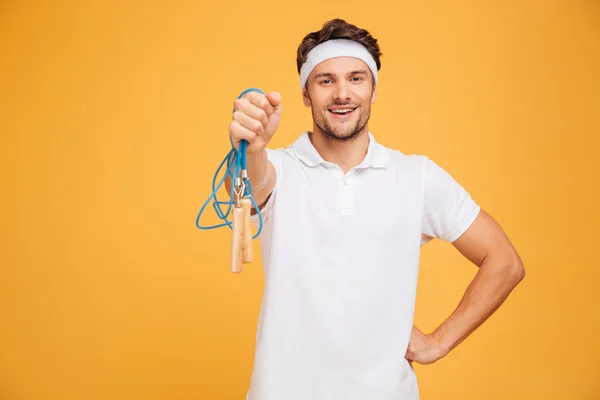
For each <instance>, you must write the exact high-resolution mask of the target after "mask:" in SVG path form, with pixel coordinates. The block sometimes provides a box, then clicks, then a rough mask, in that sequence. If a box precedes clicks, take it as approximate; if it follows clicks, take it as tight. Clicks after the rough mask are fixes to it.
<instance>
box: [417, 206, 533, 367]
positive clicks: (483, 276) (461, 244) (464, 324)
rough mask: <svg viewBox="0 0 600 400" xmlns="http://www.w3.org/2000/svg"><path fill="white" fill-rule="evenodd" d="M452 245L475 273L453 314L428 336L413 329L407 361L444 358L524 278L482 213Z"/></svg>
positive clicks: (516, 260) (510, 251) (519, 263)
mask: <svg viewBox="0 0 600 400" xmlns="http://www.w3.org/2000/svg"><path fill="white" fill-rule="evenodd" d="M452 244H453V245H454V247H455V248H456V249H457V250H458V251H459V252H460V253H461V254H462V255H463V256H465V257H466V258H467V259H468V260H469V261H471V262H472V263H473V264H475V265H477V266H478V267H479V271H478V272H477V274H476V275H475V278H474V279H473V280H472V281H471V283H470V284H469V286H468V287H467V289H466V291H465V293H464V296H463V298H462V299H461V301H460V303H459V304H458V306H457V307H456V309H455V310H454V312H453V313H452V314H451V315H450V317H448V319H447V320H446V321H445V322H444V323H443V324H442V325H440V326H439V327H438V328H437V329H436V330H435V331H434V332H433V333H432V334H431V335H425V334H423V333H422V332H421V331H420V330H419V329H418V328H416V327H413V332H412V335H411V339H410V344H409V347H408V351H407V354H406V358H407V359H408V360H409V361H416V362H418V363H421V364H429V363H432V362H435V361H436V360H438V359H440V358H442V357H444V356H446V355H447V354H448V353H449V352H450V351H451V350H452V349H454V348H455V347H456V346H458V345H459V344H460V343H461V342H462V341H463V340H465V339H466V338H467V337H468V336H469V335H470V334H471V333H472V332H473V331H475V329H477V328H478V327H479V326H480V325H481V324H482V323H483V322H484V321H485V320H487V319H488V318H489V317H490V316H491V315H492V314H493V313H494V312H495V311H496V310H497V309H498V308H499V307H500V305H502V303H503V302H504V301H505V300H506V298H507V297H508V295H509V294H510V293H511V291H512V290H513V289H514V288H515V287H516V286H517V284H518V283H519V282H520V281H521V280H522V279H523V278H524V277H525V268H524V266H523V262H522V261H521V258H520V257H519V255H518V254H517V251H516V250H515V248H514V247H513V245H512V244H511V242H510V241H509V239H508V238H507V236H506V235H505V233H504V231H503V230H502V228H501V227H500V225H499V224H498V223H497V222H496V221H495V220H494V219H493V218H492V217H491V216H490V215H489V214H488V213H486V212H485V211H483V210H482V211H481V212H480V213H479V215H478V216H477V218H476V219H475V221H474V222H473V224H471V226H470V227H469V228H468V229H467V230H466V231H465V233H464V234H463V235H462V236H461V237H460V238H458V239H457V240H456V241H454V242H453V243H452Z"/></svg>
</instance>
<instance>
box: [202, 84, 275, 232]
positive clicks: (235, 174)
mask: <svg viewBox="0 0 600 400" xmlns="http://www.w3.org/2000/svg"><path fill="white" fill-rule="evenodd" d="M248 92H259V93H262V94H265V93H264V92H263V91H262V90H260V89H257V88H250V89H246V90H244V91H243V92H242V93H241V94H240V95H239V96H238V99H240V98H242V96H243V95H245V94H246V93H248ZM229 142H230V143H231V150H230V151H229V153H227V156H226V157H225V158H224V159H223V161H221V164H220V165H219V168H218V169H217V172H216V173H215V175H214V177H213V181H212V193H211V195H210V196H209V198H208V199H207V200H206V202H204V205H202V208H201V209H200V212H199V213H198V216H197V217H196V227H197V228H198V229H202V230H207V229H216V228H221V227H224V226H228V227H229V228H230V229H232V228H233V227H232V225H231V221H229V220H227V218H228V217H229V213H230V212H231V209H232V207H233V205H234V204H235V203H234V201H233V195H234V188H235V182H236V178H241V177H242V171H245V170H246V149H247V147H248V141H247V140H241V141H240V145H239V148H238V150H237V151H236V150H235V147H234V146H233V141H232V140H231V135H229ZM225 164H227V172H226V173H225V175H223V178H222V179H221V181H220V182H219V184H218V185H216V186H215V184H216V182H217V177H218V176H219V173H220V171H221V168H223V166H224V165H225ZM232 169H233V170H232ZM227 176H230V177H231V190H230V193H229V199H228V200H227V201H219V200H218V199H217V193H218V192H219V189H220V188H221V186H222V185H223V183H225V179H226V178H227ZM244 185H245V186H244V192H243V193H242V196H243V197H244V196H248V198H249V199H250V201H251V202H252V205H253V206H254V209H255V210H256V213H257V214H258V218H259V222H260V223H259V227H258V231H257V232H256V234H255V235H254V236H253V237H252V239H256V238H257V237H258V235H260V232H261V231H262V227H263V220H262V214H261V212H260V209H259V207H258V205H257V204H256V202H255V201H254V198H253V196H252V185H251V184H250V179H245V180H244ZM211 199H214V203H213V208H214V210H215V212H216V213H217V216H218V217H219V218H220V219H221V220H223V221H224V222H223V223H221V224H217V225H212V226H201V225H200V217H201V216H202V213H203V212H204V209H205V208H206V206H208V203H209V202H210V201H211ZM225 204H226V205H227V206H228V207H227V211H225V212H224V211H223V209H222V208H221V205H225Z"/></svg>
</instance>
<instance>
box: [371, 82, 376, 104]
mask: <svg viewBox="0 0 600 400" xmlns="http://www.w3.org/2000/svg"><path fill="white" fill-rule="evenodd" d="M376 99H377V85H375V86H373V94H372V95H371V104H373V103H375V100H376Z"/></svg>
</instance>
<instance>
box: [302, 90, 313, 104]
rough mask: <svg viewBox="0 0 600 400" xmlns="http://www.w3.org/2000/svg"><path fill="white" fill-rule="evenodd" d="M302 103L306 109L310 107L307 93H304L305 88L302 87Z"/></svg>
mask: <svg viewBox="0 0 600 400" xmlns="http://www.w3.org/2000/svg"><path fill="white" fill-rule="evenodd" d="M302 101H303V102H304V105H305V106H306V107H310V106H311V101H310V97H308V92H307V91H306V87H304V89H302Z"/></svg>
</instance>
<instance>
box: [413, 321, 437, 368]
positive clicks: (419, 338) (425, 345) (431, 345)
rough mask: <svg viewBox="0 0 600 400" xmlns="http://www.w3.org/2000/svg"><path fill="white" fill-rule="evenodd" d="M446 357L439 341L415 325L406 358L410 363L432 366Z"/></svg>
mask: <svg viewBox="0 0 600 400" xmlns="http://www.w3.org/2000/svg"><path fill="white" fill-rule="evenodd" d="M444 356H445V352H444V351H443V350H442V347H441V344H440V342H439V340H438V339H437V338H436V337H434V336H433V335H426V334H424V333H423V332H421V330H419V328H417V327H416V326H414V325H413V327H412V332H411V335H410V341H409V343H408V349H407V350H406V355H405V358H406V359H407V360H408V361H409V362H411V363H412V362H417V363H419V364H431V363H434V362H436V361H437V360H439V359H440V358H442V357H444Z"/></svg>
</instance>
